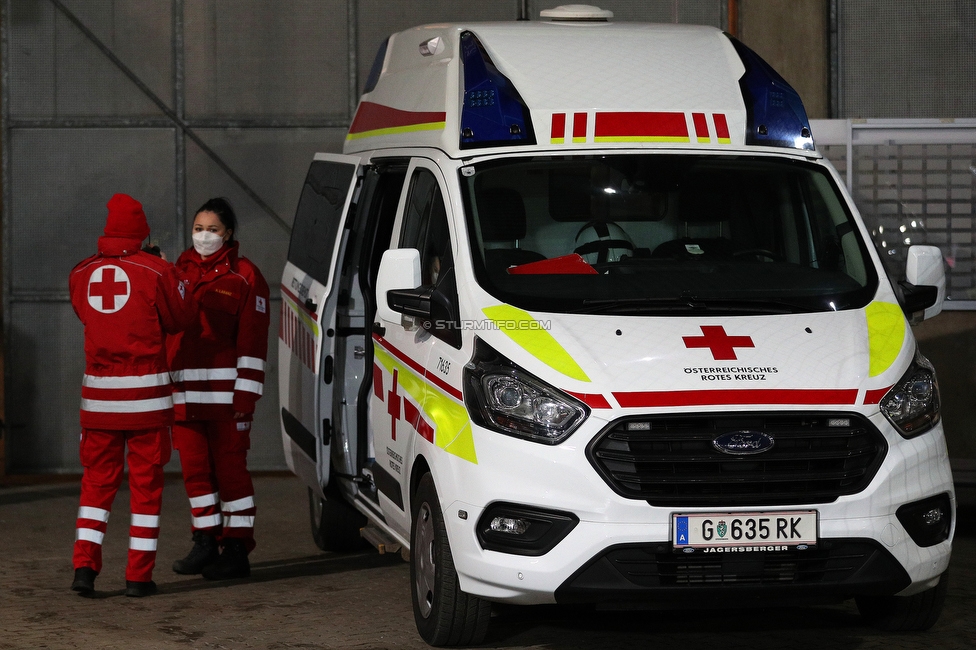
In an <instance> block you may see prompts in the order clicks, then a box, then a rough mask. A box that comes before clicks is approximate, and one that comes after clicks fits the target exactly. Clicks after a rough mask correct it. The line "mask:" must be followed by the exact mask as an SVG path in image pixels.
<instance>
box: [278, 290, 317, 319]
mask: <svg viewBox="0 0 976 650" xmlns="http://www.w3.org/2000/svg"><path fill="white" fill-rule="evenodd" d="M281 290H282V291H283V292H284V294H285V295H286V296H288V297H289V298H291V299H292V301H293V302H294V303H295V304H296V305H298V308H299V309H301V310H302V311H303V312H305V313H306V314H308V315H309V316H311V317H312V318H313V319H315V320H316V321H317V320H318V318H319V317H318V316H317V315H316V314H315V312H314V311H311V310H309V309H308V308H307V307H305V301H303V300H301V299H299V297H298V296H296V295H295V294H294V293H292V292H291V290H290V289H289V288H288V287H286V286H285V285H281Z"/></svg>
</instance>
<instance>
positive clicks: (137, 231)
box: [105, 194, 149, 241]
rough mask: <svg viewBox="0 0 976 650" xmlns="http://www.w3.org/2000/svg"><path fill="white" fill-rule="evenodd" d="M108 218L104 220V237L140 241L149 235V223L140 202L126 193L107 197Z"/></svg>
mask: <svg viewBox="0 0 976 650" xmlns="http://www.w3.org/2000/svg"><path fill="white" fill-rule="evenodd" d="M107 207H108V219H107V220H106V221H105V236H106V237H124V238H125V239H138V240H139V241H142V240H143V239H145V238H146V237H148V236H149V223H147V222H146V213H145V212H143V211H142V204H141V203H139V202H138V201H136V200H135V199H134V198H132V197H131V196H129V195H128V194H116V195H115V196H113V197H112V198H111V199H109V201H108V204H107Z"/></svg>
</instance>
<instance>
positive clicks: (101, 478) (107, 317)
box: [68, 194, 197, 597]
mask: <svg viewBox="0 0 976 650" xmlns="http://www.w3.org/2000/svg"><path fill="white" fill-rule="evenodd" d="M148 236H149V225H148V223H147V222H146V215H145V213H144V212H143V210H142V205H141V204H140V203H139V202H138V201H136V200H135V199H133V198H132V197H130V196H128V195H126V194H116V195H115V196H113V197H112V198H111V200H109V202H108V219H107V221H106V224H105V236H104V237H101V238H99V240H98V253H97V254H95V255H93V256H92V257H89V258H88V259H86V260H84V261H83V262H81V263H80V264H78V266H76V267H75V268H74V269H73V270H72V271H71V275H70V276H69V279H68V287H69V289H70V293H71V306H72V307H73V308H74V310H75V313H76V314H77V315H78V318H80V319H81V322H82V323H83V324H84V326H85V375H84V378H83V380H82V384H81V427H82V429H81V450H80V451H81V464H82V466H83V467H84V474H83V476H82V479H81V505H80V507H79V509H78V519H77V523H76V530H75V544H74V557H73V564H74V568H75V579H74V582H73V583H72V585H71V588H72V589H73V590H74V591H77V592H80V593H81V594H82V595H90V594H91V593H92V592H93V591H94V590H95V577H96V576H97V575H98V573H99V572H100V571H101V570H102V539H103V538H104V537H105V530H106V527H107V525H108V518H109V512H110V511H111V509H112V502H113V501H114V500H115V494H116V492H118V489H119V486H120V485H121V483H122V472H123V466H124V462H125V460H128V463H129V488H130V490H131V496H130V509H131V511H132V519H131V525H130V528H129V557H128V563H127V564H126V569H125V584H126V589H125V595H126V596H136V597H141V596H148V595H151V594H153V593H155V592H156V583H154V582H153V581H152V572H153V567H154V566H155V563H156V539H157V538H158V536H159V509H160V505H161V502H162V495H163V465H165V464H166V462H167V461H168V460H169V456H170V426H171V425H172V423H173V397H172V393H173V386H172V384H171V382H170V374H169V369H168V367H167V365H166V348H165V335H166V333H175V332H178V331H180V330H182V329H184V328H186V327H187V326H189V325H190V324H191V323H192V322H193V320H194V317H195V314H196V311H197V310H196V306H195V304H194V301H193V298H192V296H190V295H188V292H187V291H186V289H185V287H184V286H183V284H182V283H181V281H180V278H179V277H178V275H177V272H176V269H175V268H174V266H173V265H172V264H170V263H169V262H166V261H165V260H163V259H161V258H160V257H157V256H155V255H151V254H149V253H147V252H144V251H142V250H140V246H141V244H142V241H143V240H144V239H146V238H147V237H148ZM127 448H128V451H126V450H127Z"/></svg>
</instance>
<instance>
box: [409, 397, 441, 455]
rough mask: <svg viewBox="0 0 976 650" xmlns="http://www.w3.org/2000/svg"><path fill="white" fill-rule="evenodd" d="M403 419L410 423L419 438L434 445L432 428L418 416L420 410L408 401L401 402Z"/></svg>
mask: <svg viewBox="0 0 976 650" xmlns="http://www.w3.org/2000/svg"><path fill="white" fill-rule="evenodd" d="M403 419H405V420H406V421H407V422H409V423H410V426H412V427H413V428H414V431H416V432H417V433H419V434H420V437H422V438H423V439H424V440H426V441H427V442H429V443H431V444H433V443H434V428H433V427H432V426H430V424H428V423H427V420H425V419H424V417H423V416H422V415H421V414H420V409H418V408H417V407H416V406H414V405H413V403H412V402H411V401H410V400H408V399H404V400H403Z"/></svg>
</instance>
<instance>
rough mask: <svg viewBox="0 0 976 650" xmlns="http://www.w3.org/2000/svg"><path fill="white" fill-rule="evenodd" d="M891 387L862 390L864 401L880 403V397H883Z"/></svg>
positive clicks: (866, 402)
mask: <svg viewBox="0 0 976 650" xmlns="http://www.w3.org/2000/svg"><path fill="white" fill-rule="evenodd" d="M891 388H892V387H891V386H888V387H887V388H875V389H874V390H868V391H864V403H865V404H880V403H881V398H882V397H884V396H885V395H886V394H887V393H888V391H889V390H891Z"/></svg>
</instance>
